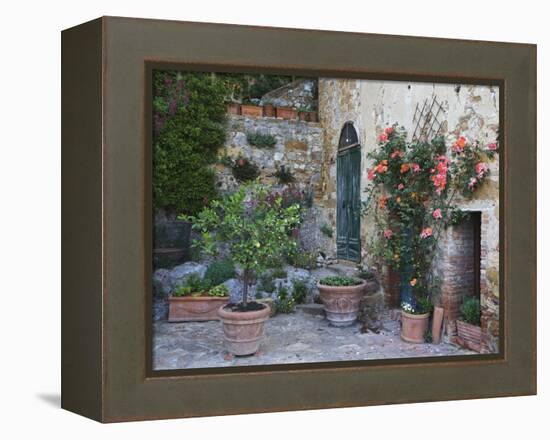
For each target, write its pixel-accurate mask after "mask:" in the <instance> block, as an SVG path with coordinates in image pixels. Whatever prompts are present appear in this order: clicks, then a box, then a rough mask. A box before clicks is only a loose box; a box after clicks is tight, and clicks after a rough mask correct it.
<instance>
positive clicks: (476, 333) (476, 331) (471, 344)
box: [456, 320, 481, 352]
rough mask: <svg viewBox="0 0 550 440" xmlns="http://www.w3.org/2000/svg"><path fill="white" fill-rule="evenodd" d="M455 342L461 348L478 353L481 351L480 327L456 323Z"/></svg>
mask: <svg viewBox="0 0 550 440" xmlns="http://www.w3.org/2000/svg"><path fill="white" fill-rule="evenodd" d="M456 332H457V342H458V344H459V345H462V346H463V347H466V348H469V349H470V350H474V351H477V352H479V351H480V350H481V327H480V326H478V325H473V324H468V323H467V322H464V321H460V320H457V321H456Z"/></svg>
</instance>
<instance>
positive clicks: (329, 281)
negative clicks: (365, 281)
mask: <svg viewBox="0 0 550 440" xmlns="http://www.w3.org/2000/svg"><path fill="white" fill-rule="evenodd" d="M319 282H320V283H321V284H323V285H325V286H335V287H340V286H357V285H359V284H361V282H362V281H361V280H358V279H356V278H351V277H342V276H328V277H325V278H322V279H321V280H320V281H319Z"/></svg>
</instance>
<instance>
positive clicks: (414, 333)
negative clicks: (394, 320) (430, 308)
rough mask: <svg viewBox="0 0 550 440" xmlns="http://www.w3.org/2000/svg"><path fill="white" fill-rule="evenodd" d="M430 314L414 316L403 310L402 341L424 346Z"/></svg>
mask: <svg viewBox="0 0 550 440" xmlns="http://www.w3.org/2000/svg"><path fill="white" fill-rule="evenodd" d="M429 318H430V314H429V313H424V314H422V315H413V314H412V313H407V312H404V311H403V310H401V339H403V340H404V341H406V342H412V343H415V344H422V343H424V342H425V339H424V337H425V336H426V332H427V331H428V321H429Z"/></svg>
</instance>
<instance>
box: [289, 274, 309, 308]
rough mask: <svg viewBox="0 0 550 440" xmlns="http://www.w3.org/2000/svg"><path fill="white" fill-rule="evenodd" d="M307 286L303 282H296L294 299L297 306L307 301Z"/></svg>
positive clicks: (293, 290) (293, 292)
mask: <svg viewBox="0 0 550 440" xmlns="http://www.w3.org/2000/svg"><path fill="white" fill-rule="evenodd" d="M306 294H307V286H306V283H304V282H303V281H301V280H295V281H294V285H293V288H292V298H293V299H294V302H295V303H296V304H302V303H303V302H304V301H305V299H306Z"/></svg>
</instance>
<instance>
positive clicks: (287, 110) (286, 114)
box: [276, 106, 298, 119]
mask: <svg viewBox="0 0 550 440" xmlns="http://www.w3.org/2000/svg"><path fill="white" fill-rule="evenodd" d="M276 111H277V117H278V118H282V119H296V118H297V117H298V113H297V112H296V109H294V108H291V107H278V106H277V109H276Z"/></svg>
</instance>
